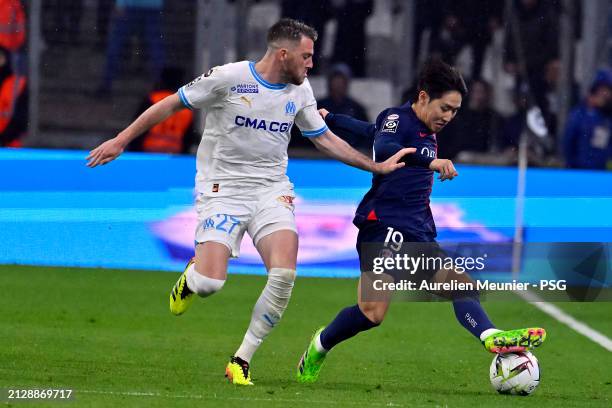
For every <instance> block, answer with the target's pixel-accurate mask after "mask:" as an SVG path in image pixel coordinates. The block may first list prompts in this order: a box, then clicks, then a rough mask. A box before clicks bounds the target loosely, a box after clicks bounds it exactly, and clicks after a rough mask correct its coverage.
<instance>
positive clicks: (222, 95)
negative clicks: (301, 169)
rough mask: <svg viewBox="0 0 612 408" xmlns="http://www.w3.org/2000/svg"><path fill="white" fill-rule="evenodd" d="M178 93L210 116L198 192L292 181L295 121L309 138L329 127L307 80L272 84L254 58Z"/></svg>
mask: <svg viewBox="0 0 612 408" xmlns="http://www.w3.org/2000/svg"><path fill="white" fill-rule="evenodd" d="M178 93H179V97H180V99H181V101H182V102H183V104H184V105H185V106H187V107H188V108H190V109H195V108H200V109H203V110H204V111H205V112H206V114H207V116H206V125H205V128H204V133H203V135H202V141H201V142H200V146H199V147H198V154H197V174H196V190H197V191H198V193H200V194H203V195H205V196H215V197H216V196H228V195H235V194H239V193H241V192H242V193H244V192H246V191H252V189H255V188H260V187H267V186H269V185H271V184H273V183H276V182H282V181H285V182H287V181H288V178H287V174H286V171H287V146H288V145H289V139H290V137H291V127H292V126H293V124H294V123H295V124H296V125H297V126H298V127H299V129H300V130H301V131H302V134H303V135H304V136H307V137H314V136H319V135H321V134H323V133H325V131H326V130H327V126H326V125H325V122H324V121H323V119H322V118H321V116H320V115H319V113H318V112H317V103H316V101H315V98H314V95H313V93H312V88H311V87H310V84H309V82H308V80H307V79H306V80H305V81H304V83H303V84H302V85H299V86H297V85H292V84H272V83H269V82H267V81H265V80H264V79H263V78H262V77H261V76H259V75H258V74H257V72H256V71H255V64H254V63H253V62H248V61H242V62H236V63H232V64H226V65H222V66H219V67H215V68H213V69H211V70H210V71H208V73H206V74H204V75H201V76H200V77H198V78H196V79H195V80H193V81H192V82H190V83H189V84H187V85H185V86H183V87H181V88H180V89H179V92H178Z"/></svg>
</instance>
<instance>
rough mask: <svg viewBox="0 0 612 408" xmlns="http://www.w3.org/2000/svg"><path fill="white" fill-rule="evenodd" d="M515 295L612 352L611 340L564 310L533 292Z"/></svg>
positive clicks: (517, 292)
mask: <svg viewBox="0 0 612 408" xmlns="http://www.w3.org/2000/svg"><path fill="white" fill-rule="evenodd" d="M515 293H516V294H517V295H519V296H520V297H522V298H523V299H525V300H526V301H527V302H529V303H531V304H532V305H534V306H535V307H537V308H538V309H540V310H541V311H543V312H544V313H546V314H547V315H549V316H551V317H552V318H554V319H556V320H558V321H560V322H561V323H563V324H565V325H566V326H568V327H569V328H571V329H573V330H574V331H576V332H577V333H579V334H582V335H583V336H585V337H586V338H588V339H589V340H592V341H594V342H595V343H597V344H599V345H600V346H601V347H603V348H605V349H606V350H608V351H612V340H610V338H608V337H607V336H606V335H604V334H602V333H600V332H598V331H597V330H595V329H593V328H592V327H590V326H588V325H586V324H585V323H582V322H581V321H578V320H576V319H574V318H573V317H572V316H570V315H568V314H567V313H565V312H564V311H563V310H561V309H559V308H558V307H557V306H555V305H553V304H551V303H548V302H545V301H543V300H542V298H541V297H539V296H538V295H537V294H535V293H533V292H529V291H526V292H520V291H516V292H515Z"/></svg>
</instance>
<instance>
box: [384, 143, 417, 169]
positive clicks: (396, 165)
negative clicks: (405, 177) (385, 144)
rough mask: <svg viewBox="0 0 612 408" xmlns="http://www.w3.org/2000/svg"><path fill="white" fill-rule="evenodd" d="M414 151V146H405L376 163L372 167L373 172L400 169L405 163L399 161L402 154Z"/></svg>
mask: <svg viewBox="0 0 612 408" xmlns="http://www.w3.org/2000/svg"><path fill="white" fill-rule="evenodd" d="M414 152H416V149H415V148H414V147H405V148H403V149H402V150H400V151H398V152H397V153H395V154H394V155H393V156H391V157H389V158H388V159H387V160H385V161H384V162H382V163H376V164H377V166H376V168H375V169H374V173H376V174H389V173H391V172H393V171H395V170H397V169H401V168H402V167H404V166H405V165H406V163H403V162H400V160H402V158H403V157H404V156H406V155H407V154H412V153H414Z"/></svg>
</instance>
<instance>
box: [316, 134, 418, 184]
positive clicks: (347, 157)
mask: <svg viewBox="0 0 612 408" xmlns="http://www.w3.org/2000/svg"><path fill="white" fill-rule="evenodd" d="M310 140H312V142H313V143H314V145H315V146H316V147H317V149H319V150H320V151H322V152H323V153H325V154H327V155H328V156H330V157H333V158H334V159H336V160H339V161H341V162H342V163H346V164H348V165H349V166H353V167H357V168H358V169H362V170H366V171H370V172H372V173H376V174H387V173H391V172H392V171H395V170H397V169H399V168H402V167H404V166H405V165H406V163H402V162H401V160H402V158H403V157H404V156H405V155H407V154H412V153H414V152H415V151H416V149H415V148H413V147H408V148H404V149H401V150H400V151H398V152H397V153H395V154H394V155H393V156H391V157H389V158H388V159H387V160H385V161H384V162H382V163H377V162H375V161H374V160H372V159H370V158H369V157H368V156H366V155H364V154H363V153H360V152H358V151H357V150H355V149H353V148H352V147H351V146H350V145H349V144H348V143H346V142H345V141H344V140H342V139H340V138H339V137H338V136H336V135H335V134H333V133H332V132H331V131H329V130H328V131H327V132H325V133H323V134H322V135H321V136H317V137H313V138H311V139H310Z"/></svg>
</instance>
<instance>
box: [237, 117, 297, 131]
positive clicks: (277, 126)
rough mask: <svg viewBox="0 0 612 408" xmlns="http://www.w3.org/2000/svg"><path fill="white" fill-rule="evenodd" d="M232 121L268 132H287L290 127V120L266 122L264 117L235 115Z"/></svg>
mask: <svg viewBox="0 0 612 408" xmlns="http://www.w3.org/2000/svg"><path fill="white" fill-rule="evenodd" d="M234 123H235V124H236V125H238V126H242V127H250V128H253V129H257V130H268V131H270V132H281V133H283V132H287V131H289V129H291V125H292V124H293V123H292V122H276V121H270V122H266V120H265V119H257V118H249V117H248V116H240V115H238V116H236V118H235V119H234Z"/></svg>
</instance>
